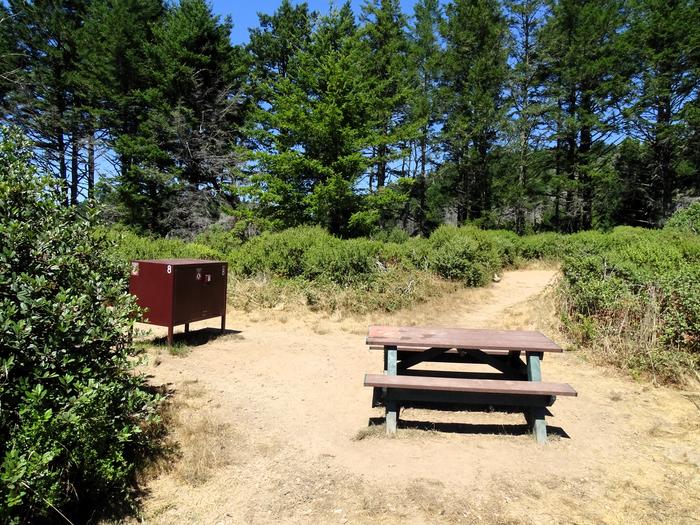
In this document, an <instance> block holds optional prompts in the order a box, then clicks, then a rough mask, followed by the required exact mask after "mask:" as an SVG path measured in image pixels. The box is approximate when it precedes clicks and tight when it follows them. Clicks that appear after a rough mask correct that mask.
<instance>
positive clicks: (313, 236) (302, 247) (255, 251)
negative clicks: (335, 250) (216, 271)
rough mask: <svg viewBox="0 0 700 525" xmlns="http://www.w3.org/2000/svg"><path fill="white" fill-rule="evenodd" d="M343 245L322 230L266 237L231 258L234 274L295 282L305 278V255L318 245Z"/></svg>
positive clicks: (294, 230) (251, 241)
mask: <svg viewBox="0 0 700 525" xmlns="http://www.w3.org/2000/svg"><path fill="white" fill-rule="evenodd" d="M335 242H340V241H338V240H337V239H335V238H334V237H333V236H331V235H330V234H329V233H328V232H327V231H326V230H324V229H323V228H319V227H306V226H305V227H299V228H291V229H289V230H285V231H283V232H279V233H268V232H266V233H263V234H262V235H260V236H258V237H254V238H253V239H251V240H250V241H248V242H247V243H245V244H243V246H241V248H240V249H238V250H234V251H233V252H231V253H230V254H229V258H230V260H231V263H232V270H233V271H234V272H235V273H238V274H240V275H244V276H248V277H250V276H255V275H258V274H272V275H275V276H277V277H285V278H293V277H300V276H302V275H304V254H305V253H306V251H307V250H308V249H309V248H311V246H314V245H317V244H323V245H326V246H331V245H332V244H334V243H335Z"/></svg>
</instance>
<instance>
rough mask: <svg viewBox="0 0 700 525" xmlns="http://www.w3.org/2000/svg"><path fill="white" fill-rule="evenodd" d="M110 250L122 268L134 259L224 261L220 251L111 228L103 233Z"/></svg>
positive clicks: (200, 245) (177, 240)
mask: <svg viewBox="0 0 700 525" xmlns="http://www.w3.org/2000/svg"><path fill="white" fill-rule="evenodd" d="M105 235H106V236H107V238H108V240H109V241H110V244H111V246H112V248H111V250H112V252H113V254H114V256H115V258H116V259H117V260H119V261H120V262H121V263H122V265H124V267H126V265H127V264H128V263H130V262H131V261H133V260H136V259H172V258H185V259H207V260H225V259H226V257H225V256H224V254H223V253H221V252H220V251H217V250H215V249H213V248H210V247H209V246H205V245H203V244H200V243H197V242H185V241H182V240H180V239H165V238H162V237H160V238H159V237H145V236H141V235H137V234H136V233H134V232H132V231H130V230H127V229H120V228H112V229H110V230H107V231H106V232H105Z"/></svg>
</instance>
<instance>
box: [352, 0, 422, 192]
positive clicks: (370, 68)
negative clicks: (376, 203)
mask: <svg viewBox="0 0 700 525" xmlns="http://www.w3.org/2000/svg"><path fill="white" fill-rule="evenodd" d="M360 20H361V21H362V23H363V25H362V28H361V30H360V43H361V48H360V54H359V56H358V60H359V61H360V63H361V64H363V65H364V71H363V73H364V76H365V78H366V79H367V80H368V82H369V84H368V87H369V91H368V93H367V96H368V100H367V106H366V107H368V108H371V113H369V114H368V115H367V117H368V123H369V125H370V128H371V130H372V139H371V144H372V145H371V151H370V161H371V165H372V168H371V171H370V173H369V190H370V191H372V190H373V189H379V188H382V187H383V186H384V185H385V184H387V182H389V180H390V178H391V177H392V175H395V174H398V175H401V176H403V175H404V174H405V170H403V169H397V168H396V167H395V164H394V163H395V161H397V160H399V159H401V158H403V157H404V156H405V151H404V146H405V144H406V143H408V142H409V141H410V140H411V139H413V138H414V137H415V136H416V134H417V130H416V126H412V125H411V124H412V123H411V121H410V120H409V118H408V111H409V110H408V103H409V101H410V100H411V96H412V86H411V82H410V77H409V75H410V68H409V62H408V57H409V54H408V53H409V43H408V38H407V34H406V19H405V17H404V15H403V14H402V12H401V8H400V5H399V1H398V0H368V1H367V2H366V3H365V4H364V5H363V6H362V13H361V15H360Z"/></svg>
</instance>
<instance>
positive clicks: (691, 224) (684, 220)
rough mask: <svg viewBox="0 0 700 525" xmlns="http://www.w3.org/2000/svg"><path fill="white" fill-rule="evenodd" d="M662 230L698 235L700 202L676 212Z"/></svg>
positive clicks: (699, 231)
mask: <svg viewBox="0 0 700 525" xmlns="http://www.w3.org/2000/svg"><path fill="white" fill-rule="evenodd" d="M664 228H665V229H669V230H678V231H682V232H686V233H692V234H695V235H700V202H694V203H693V204H691V205H690V206H688V207H687V208H683V209H681V210H678V211H677V212H676V213H674V214H673V215H672V216H671V218H670V219H669V220H668V221H667V222H666V225H665V226H664Z"/></svg>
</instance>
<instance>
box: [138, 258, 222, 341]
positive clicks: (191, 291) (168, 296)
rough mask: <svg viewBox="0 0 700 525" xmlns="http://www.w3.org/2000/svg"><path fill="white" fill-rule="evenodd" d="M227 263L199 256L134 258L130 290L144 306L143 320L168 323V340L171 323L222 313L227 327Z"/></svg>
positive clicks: (170, 339)
mask: <svg viewBox="0 0 700 525" xmlns="http://www.w3.org/2000/svg"><path fill="white" fill-rule="evenodd" d="M227 279H228V264H227V263H225V262H221V261H205V260H200V259H155V260H150V261H133V262H132V263H131V279H130V281H129V292H130V293H131V294H133V295H135V296H136V298H137V302H138V305H139V306H140V307H141V308H144V309H146V313H145V315H144V319H143V321H144V322H146V323H150V324H155V325H158V326H167V327H168V343H169V344H170V345H172V343H173V327H174V326H176V325H180V324H184V325H185V331H186V332H187V331H189V324H190V323H192V322H194V321H201V320H203V319H209V318H211V317H219V316H221V331H222V332H223V331H224V330H225V329H226V283H227Z"/></svg>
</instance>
